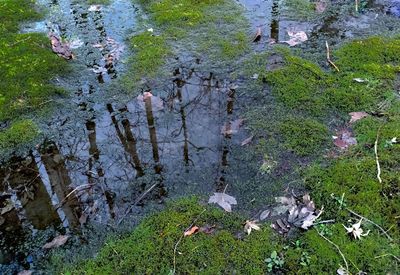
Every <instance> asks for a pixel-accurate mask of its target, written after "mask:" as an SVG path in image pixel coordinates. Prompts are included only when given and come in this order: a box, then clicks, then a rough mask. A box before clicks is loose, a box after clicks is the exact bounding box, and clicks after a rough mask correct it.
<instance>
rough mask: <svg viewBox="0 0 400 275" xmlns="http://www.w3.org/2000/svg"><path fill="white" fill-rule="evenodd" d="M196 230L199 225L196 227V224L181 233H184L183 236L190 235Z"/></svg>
mask: <svg viewBox="0 0 400 275" xmlns="http://www.w3.org/2000/svg"><path fill="white" fill-rule="evenodd" d="M197 231H199V227H198V226H192V228H190V229H188V230H186V231H185V233H183V235H184V236H185V237H187V236H191V235H193V234H194V233H196V232H197Z"/></svg>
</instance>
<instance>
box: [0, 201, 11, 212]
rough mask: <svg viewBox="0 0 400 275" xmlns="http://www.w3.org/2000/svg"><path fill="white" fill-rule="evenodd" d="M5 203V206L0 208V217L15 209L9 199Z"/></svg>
mask: <svg viewBox="0 0 400 275" xmlns="http://www.w3.org/2000/svg"><path fill="white" fill-rule="evenodd" d="M5 202H6V203H5V206H4V207H2V208H0V215H4V214H6V213H7V212H10V211H11V210H13V209H14V208H15V207H14V204H13V202H12V201H11V200H10V199H7V200H6V201H5Z"/></svg>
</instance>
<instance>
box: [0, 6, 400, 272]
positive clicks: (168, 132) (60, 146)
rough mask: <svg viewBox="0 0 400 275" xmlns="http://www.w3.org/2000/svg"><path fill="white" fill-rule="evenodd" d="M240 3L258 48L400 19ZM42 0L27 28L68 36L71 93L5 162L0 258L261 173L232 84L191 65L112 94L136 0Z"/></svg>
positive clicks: (382, 9) (21, 258) (13, 259)
mask: <svg viewBox="0 0 400 275" xmlns="http://www.w3.org/2000/svg"><path fill="white" fill-rule="evenodd" d="M239 2H240V4H242V5H243V6H244V8H245V9H246V15H247V17H248V18H249V20H250V22H251V25H252V30H254V33H255V31H256V29H257V28H261V29H262V33H263V34H262V35H263V38H265V39H263V42H262V43H259V44H257V45H255V46H254V49H255V50H262V49H264V47H265V45H267V44H268V43H270V42H271V41H272V40H273V41H274V42H275V43H278V42H280V41H284V40H287V38H288V37H287V30H292V29H293V28H295V29H298V30H304V31H306V32H307V33H309V34H310V44H309V45H308V46H309V47H314V48H315V49H317V48H318V45H319V44H321V41H324V40H325V38H327V37H328V39H330V40H332V41H336V42H339V41H340V39H344V38H351V37H354V36H355V37H359V36H361V35H359V33H360V32H361V33H362V35H368V34H370V33H371V32H372V31H371V28H372V29H373V30H374V31H376V29H377V27H374V26H379V25H382V24H384V22H386V25H385V24H384V25H385V26H384V27H383V29H385V28H388V27H389V26H391V25H387V22H389V21H390V20H393V18H394V17H392V16H390V17H388V19H382V20H381V21H380V18H381V17H380V16H385V14H386V13H390V12H392V13H393V14H395V15H398V7H399V4H398V1H392V2H391V3H390V4H388V3H387V2H382V3H372V2H375V1H371V3H369V4H368V5H370V6H371V9H372V7H373V8H374V9H373V10H372V11H371V12H366V13H364V14H361V15H360V16H359V17H357V18H352V20H346V18H342V17H339V16H336V17H335V15H333V17H331V18H328V19H326V18H325V19H324V21H322V23H321V22H318V21H313V22H307V21H305V20H304V21H303V22H300V21H299V20H297V21H296V20H292V19H290V18H284V17H282V16H281V15H280V12H279V10H280V8H282V7H279V3H281V1H275V0H273V1H272V0H271V1H264V0H258V1H251V0H241V1H239ZM39 4H41V5H43V6H44V7H46V8H47V9H48V10H49V13H48V15H47V17H46V19H45V20H44V21H42V22H37V23H34V24H30V25H28V26H25V27H24V29H23V31H25V32H30V31H42V32H46V33H47V32H49V31H52V32H55V33H57V34H59V35H60V36H62V37H64V38H65V39H66V40H68V41H72V42H73V45H74V49H73V51H74V54H75V55H76V60H75V61H74V62H73V66H72V67H73V69H72V70H73V71H72V72H71V74H70V75H68V76H65V77H62V78H59V79H54V82H55V83H56V84H57V85H60V86H62V87H65V88H66V89H67V90H68V91H70V96H68V98H62V99H59V100H58V101H57V102H56V104H57V106H58V107H57V108H56V110H54V112H52V115H51V118H47V119H45V120H44V121H43V124H42V125H41V126H42V128H43V129H44V131H45V133H46V134H45V135H46V139H45V141H44V142H43V143H42V144H40V145H38V146H37V147H36V148H32V150H31V152H30V153H29V154H28V155H27V156H25V157H13V158H11V159H10V160H9V161H8V162H7V164H6V165H3V166H2V167H1V168H0V208H1V209H2V215H1V216H0V236H1V242H0V247H1V252H0V264H10V263H14V264H15V263H19V264H23V265H25V266H28V267H29V264H30V263H31V261H32V260H31V259H30V257H32V255H31V254H30V253H29V248H28V249H26V248H25V249H24V248H21V246H22V247H23V244H24V242H25V241H26V240H28V239H31V238H32V236H35V235H36V234H38V232H39V231H41V230H45V229H48V228H53V229H54V228H55V229H57V230H58V231H60V232H65V231H67V232H72V233H75V234H78V235H79V234H80V233H79V230H80V228H81V227H82V226H84V225H87V224H99V225H102V226H105V227H108V226H109V227H117V226H118V225H119V224H121V223H124V224H129V225H131V226H133V225H134V224H136V223H137V221H138V220H140V218H141V216H142V214H143V213H145V212H146V211H148V210H146V209H147V208H148V209H153V208H154V207H156V208H157V207H158V205H159V204H162V203H163V202H164V200H165V199H166V198H175V197H180V196H183V195H188V194H203V195H204V194H212V192H214V191H222V190H224V188H225V187H226V186H227V184H234V183H237V182H241V181H243V182H246V181H248V179H250V178H255V177H257V176H259V175H258V171H257V170H256V169H254V168H253V166H254V164H253V163H247V161H245V160H244V157H243V155H242V154H243V149H242V146H241V143H242V141H243V140H245V139H246V138H248V137H249V133H248V132H247V131H246V128H245V127H241V118H242V117H241V115H242V114H241V110H242V108H244V105H248V104H249V102H248V101H246V100H244V99H243V95H242V94H240V93H238V92H237V90H236V88H237V87H236V85H235V84H234V83H231V81H230V80H229V79H220V78H219V76H218V74H216V73H214V72H198V71H197V70H196V69H195V68H196V65H197V64H196V63H195V62H194V63H193V64H191V63H188V64H181V65H180V66H177V67H176V68H175V70H174V71H172V72H170V75H171V77H170V78H169V79H168V81H166V82H165V84H164V85H163V86H162V87H158V88H157V90H152V89H150V88H149V89H148V90H146V91H143V93H142V95H140V96H132V98H130V99H128V100H125V99H126V96H124V95H121V98H124V100H121V98H119V97H118V93H115V91H114V92H113V93H112V96H111V97H110V96H109V95H108V92H109V90H113V89H115V87H116V86H114V84H115V83H116V82H118V81H119V79H120V76H121V75H123V73H124V71H125V69H126V67H125V66H126V65H125V64H126V62H125V61H126V58H127V57H128V56H129V54H130V52H129V47H128V45H127V38H128V37H129V35H131V34H132V32H133V31H134V30H135V27H136V26H137V22H138V20H139V19H140V16H143V14H142V13H141V11H140V10H139V9H138V8H136V7H135V6H134V5H133V4H132V1H131V0H113V1H111V4H110V5H108V6H101V8H93V7H92V8H91V7H90V6H88V5H84V4H82V3H81V1H73V0H51V1H50V0H49V1H47V0H41V1H39ZM376 14H379V17H376V16H375V15H376ZM377 18H379V20H377ZM385 18H386V17H385ZM329 20H330V21H329ZM390 22H391V21H390ZM271 39H272V40H271ZM310 45H311V46H310ZM113 99H114V100H113ZM286 164H287V163H286ZM257 165H258V164H256V166H257ZM283 166H284V165H283ZM283 166H282V169H281V172H282V171H286V170H285V169H286V168H285V167H283ZM264 181H265V182H266V183H265V184H266V185H268V184H273V183H274V181H272V180H270V182H268V181H269V179H268V178H267V177H266V178H265V179H264ZM273 188H274V187H271V188H270V189H271V190H272V189H273ZM280 190H283V187H282V188H281V187H280ZM232 192H233V193H235V190H233V191H232ZM237 192H239V191H237ZM234 195H237V196H239V194H234ZM263 196H268V191H266V192H265V194H263ZM16 236H17V237H16ZM38 236H41V235H40V234H39V235H38ZM27 251H28V252H27ZM0 272H1V269H0Z"/></svg>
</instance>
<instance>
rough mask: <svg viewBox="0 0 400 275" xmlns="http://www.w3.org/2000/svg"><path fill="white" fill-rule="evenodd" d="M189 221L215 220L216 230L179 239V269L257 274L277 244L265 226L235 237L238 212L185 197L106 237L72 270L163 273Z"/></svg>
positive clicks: (212, 222)
mask: <svg viewBox="0 0 400 275" xmlns="http://www.w3.org/2000/svg"><path fill="white" fill-rule="evenodd" d="M203 209H206V211H204V212H203ZM201 213H202V214H201ZM193 221H195V225H197V226H199V227H201V226H205V225H211V226H214V225H215V226H216V227H215V232H214V233H212V234H206V233H203V232H200V233H197V234H195V235H192V236H189V237H184V238H183V239H182V240H181V242H180V243H179V246H178V247H177V252H176V272H177V273H179V274H193V273H199V272H200V273H206V274H221V273H239V274H262V273H265V271H266V264H265V262H264V260H265V259H266V258H267V257H269V255H270V254H271V252H272V251H273V250H277V249H278V247H279V244H278V242H276V241H274V240H275V239H276V238H274V234H273V233H272V232H271V230H270V229H269V227H267V226H266V227H263V229H262V230H261V231H257V232H254V233H252V234H251V235H250V236H244V235H242V236H243V239H238V238H237V237H236V236H235V235H236V234H237V233H238V232H243V227H242V222H243V219H242V218H240V217H239V216H237V215H235V214H230V213H226V212H223V211H221V210H219V209H216V208H215V207H204V206H201V205H199V204H198V203H197V202H196V201H195V200H193V199H185V200H182V201H179V202H178V203H175V204H173V205H171V206H169V207H168V208H167V209H166V210H164V211H163V212H161V213H158V214H155V215H153V216H151V217H149V218H147V219H145V220H144V221H143V222H142V223H141V224H140V225H139V226H138V227H137V228H136V229H135V230H134V231H133V232H132V233H131V234H130V235H129V236H128V237H126V238H123V239H121V240H117V241H112V242H108V243H107V244H106V245H105V247H104V248H103V249H102V250H101V251H100V253H99V254H98V256H97V257H96V258H95V259H93V260H89V261H87V262H85V263H83V264H81V265H79V267H78V268H77V269H76V270H72V271H71V273H73V274H111V273H118V274H128V273H129V274H168V273H169V272H171V271H172V270H173V268H174V259H173V258H174V247H175V245H176V243H177V242H178V240H179V239H180V238H181V236H182V234H183V232H184V230H185V229H186V228H187V227H188V226H190V225H191V224H192V222H193Z"/></svg>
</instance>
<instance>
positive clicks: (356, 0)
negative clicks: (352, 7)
mask: <svg viewBox="0 0 400 275" xmlns="http://www.w3.org/2000/svg"><path fill="white" fill-rule="evenodd" d="M355 2H356V12H358V0H355Z"/></svg>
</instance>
